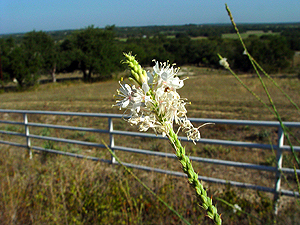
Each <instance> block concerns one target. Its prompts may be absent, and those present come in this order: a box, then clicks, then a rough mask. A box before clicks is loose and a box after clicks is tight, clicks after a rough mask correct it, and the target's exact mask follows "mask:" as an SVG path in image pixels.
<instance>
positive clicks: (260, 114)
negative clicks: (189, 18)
mask: <svg viewBox="0 0 300 225" xmlns="http://www.w3.org/2000/svg"><path fill="white" fill-rule="evenodd" d="M181 71H182V72H183V73H182V76H183V77H185V76H188V77H189V79H188V80H186V81H185V86H184V87H183V88H182V90H179V93H180V95H181V97H184V98H188V100H189V101H191V103H192V104H191V105H188V106H187V109H188V116H189V117H201V118H222V119H253V120H275V117H274V116H273V115H272V114H271V113H270V112H269V111H268V110H267V109H266V108H264V107H263V106H262V105H261V104H260V103H259V102H258V101H257V100H256V99H255V98H254V97H253V96H252V95H251V94H249V93H248V91H247V90H245V89H244V88H243V87H242V86H241V85H240V84H239V83H238V81H237V80H236V79H235V78H234V77H232V76H231V75H229V74H228V73H227V72H225V71H218V70H212V69H206V68H197V67H183V68H182V70H181ZM122 75H123V76H124V74H122ZM120 76H121V75H120ZM273 77H274V79H275V81H276V82H277V83H278V84H279V85H280V87H281V88H282V89H284V91H286V92H287V93H288V94H289V96H291V98H292V99H293V100H294V101H295V102H296V103H297V104H298V105H299V104H300V100H299V95H300V81H299V80H298V79H297V78H296V77H295V76H292V75H287V76H285V75H274V76H273ZM240 78H241V79H242V80H243V81H244V82H245V83H246V84H247V85H248V86H249V87H250V88H251V89H252V90H253V91H255V92H256V93H257V94H258V95H259V96H261V98H262V99H263V100H264V101H266V102H267V98H266V97H265V94H264V91H263V89H262V88H261V85H260V83H259V80H258V79H257V78H256V77H255V76H254V75H248V74H241V75H240ZM264 80H265V81H266V83H267V85H269V86H270V87H269V91H270V93H271V95H272V98H273V101H274V102H275V105H276V107H277V108H278V111H279V112H280V114H281V116H282V117H283V120H284V121H299V120H300V119H299V112H297V110H296V109H294V108H293V106H291V104H290V103H289V102H288V100H287V99H286V98H285V97H284V96H283V95H282V94H281V93H280V92H279V91H278V90H277V89H276V88H274V87H273V86H271V82H270V81H268V80H266V79H265V78H264ZM118 87H119V84H118V82H117V80H112V81H106V82H101V83H83V82H81V81H75V82H69V81H68V82H60V83H56V84H51V83H49V84H43V85H40V86H37V87H34V88H32V89H31V90H29V91H24V92H9V93H2V94H1V95H0V97H1V102H0V108H2V109H29V110H53V111H74V112H97V113H98V112H99V113H123V112H122V111H119V109H118V108H116V107H112V105H113V104H114V99H113V95H114V94H115V93H116V89H117V88H118ZM7 117H8V115H5V114H1V115H0V119H3V118H7ZM16 117H17V116H16ZM17 119H18V118H17ZM20 119H21V118H20ZM30 121H35V122H38V121H44V122H47V123H52V124H62V125H74V126H89V127H96V128H101V127H103V126H104V124H105V121H102V120H97V119H93V118H91V119H88V120H86V119H80V118H77V117H76V118H70V117H63V118H62V117H58V116H52V117H45V116H40V117H30ZM115 127H116V128H117V129H122V130H132V131H135V130H136V128H134V127H128V126H127V124H126V122H125V121H122V120H121V121H117V122H116V123H115ZM1 128H2V129H3V128H4V129H7V130H16V129H18V128H14V127H12V126H9V127H8V126H6V127H3V126H2V127H1ZM32 132H35V133H36V134H40V135H43V134H47V135H53V136H56V137H65V138H75V139H78V140H85V141H91V142H101V140H102V139H104V140H105V141H106V140H108V137H104V138H103V137H102V136H100V135H99V136H97V135H92V134H88V133H84V132H75V133H68V132H62V131H57V130H48V129H36V130H32ZM201 135H202V137H203V138H222V139H226V140H243V141H245V140H247V141H249V140H250V141H256V142H262V143H269V142H270V141H271V142H276V141H277V139H276V138H277V135H276V131H275V130H272V129H267V128H264V127H262V128H252V127H233V126H225V125H220V126H206V127H204V128H203V129H202V130H201ZM295 135H296V136H297V137H299V136H300V132H299V131H296V130H295ZM1 138H4V135H1ZM10 140H13V139H12V138H11V139H10ZM124 143H126V146H128V147H131V146H132V147H138V148H144V149H150V150H153V151H164V152H172V149H171V148H170V146H169V144H168V143H167V142H166V141H158V140H147V139H142V138H141V139H138V138H136V139H132V138H130V137H128V138H125V139H124V138H123V139H121V138H120V139H118V138H117V140H116V145H122V144H124ZM41 144H42V145H43V146H45V147H52V148H54V149H60V150H68V151H72V152H79V153H83V154H90V155H93V156H100V157H104V158H105V157H107V158H109V154H108V152H106V151H102V150H101V151H99V150H98V149H88V148H86V149H85V148H81V147H80V146H73V147H70V146H68V145H60V144H56V143H49V142H44V143H41ZM0 146H1V150H2V151H3V156H4V157H1V159H0V171H1V172H0V183H1V186H0V212H1V213H0V223H1V224H181V222H180V221H179V220H178V218H177V217H176V216H175V215H174V214H172V213H171V212H170V211H169V210H168V209H167V208H165V207H164V206H163V205H162V204H161V203H160V202H158V201H157V200H156V199H155V198H154V197H153V196H151V194H149V193H147V191H145V190H144V189H143V188H142V187H141V185H140V184H139V183H138V182H136V181H135V180H134V179H133V178H132V177H131V176H130V175H129V174H128V173H126V172H125V171H124V170H123V169H122V168H117V167H112V166H109V165H106V164H102V163H95V162H90V161H86V160H79V159H71V158H67V157H62V156H53V155H35V156H34V159H33V160H28V159H27V158H26V157H25V155H26V154H25V152H22V151H20V150H19V149H15V148H13V147H8V146H3V145H0ZM186 151H187V154H188V155H195V156H202V157H208V158H219V159H223V160H233V161H242V162H251V163H256V164H262V165H274V159H275V156H274V152H272V151H263V150H259V149H252V150H250V149H243V148H237V147H236V148H235V147H230V148H229V147H224V146H209V145H199V144H197V145H196V146H195V145H193V144H186ZM118 156H119V157H120V158H121V159H122V161H126V162H133V163H138V164H142V165H147V166H160V167H161V168H164V169H175V170H178V171H180V167H179V164H178V162H176V160H173V161H172V160H167V159H161V158H160V159H158V158H155V157H152V158H151V157H146V156H139V155H135V154H127V153H126V154H125V153H121V152H120V153H119V152H118ZM284 159H285V160H284V165H285V166H292V165H293V163H294V161H293V159H292V157H291V155H289V154H285V156H284ZM195 168H196V171H197V172H198V173H199V174H200V175H209V176H213V177H219V178H222V179H234V180H237V181H242V182H250V183H254V184H259V185H264V186H269V187H273V185H274V184H273V175H271V174H269V173H267V172H257V171H254V172H252V171H251V172H249V171H248V170H241V169H236V168H230V167H228V168H226V167H222V166H211V165H206V164H200V163H199V164H195ZM134 172H135V173H136V174H137V175H138V177H140V178H141V179H142V180H143V181H144V182H145V183H147V185H149V187H150V188H151V189H152V190H153V191H154V192H155V193H157V194H158V195H159V196H161V197H162V198H163V199H164V200H165V201H166V202H168V204H170V205H171V206H172V207H174V208H175V209H176V210H177V211H178V212H179V213H180V214H182V215H183V216H184V217H185V218H186V219H187V220H188V221H190V222H191V223H192V224H212V223H211V221H210V220H209V219H208V218H207V217H205V215H204V212H203V211H202V210H201V208H200V207H199V206H198V205H197V203H196V200H195V198H194V196H193V192H192V191H191V190H190V189H189V187H188V186H187V184H186V180H185V179H183V178H174V177H170V176H166V175H160V174H155V173H147V172H142V171H135V170H134ZM287 181H288V182H283V186H284V187H287V185H288V184H289V185H291V186H292V187H295V179H294V177H293V176H288V177H287ZM205 186H206V187H209V190H208V192H209V195H212V196H213V198H215V197H218V198H222V199H224V200H226V201H228V202H230V203H231V204H238V205H239V206H241V207H242V209H243V210H245V211H246V212H248V213H250V214H251V215H252V216H249V215H247V214H243V213H240V212H238V213H234V211H233V210H232V208H231V207H230V206H227V205H225V204H224V203H222V202H221V201H216V202H217V206H218V209H219V212H220V213H221V214H222V218H223V220H224V224H237V223H238V224H273V222H274V221H273V219H274V218H273V216H272V195H268V194H266V193H263V192H256V191H251V190H245V189H237V188H232V187H225V186H222V185H215V184H208V183H205ZM299 215H300V207H299V204H297V202H296V200H295V199H293V198H289V197H283V198H282V199H281V204H280V210H279V215H278V217H277V218H276V219H277V224H297V223H299ZM254 217H256V219H255V218H254Z"/></svg>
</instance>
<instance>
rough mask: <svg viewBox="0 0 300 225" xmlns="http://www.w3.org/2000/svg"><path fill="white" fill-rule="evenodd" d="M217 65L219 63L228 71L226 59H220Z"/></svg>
mask: <svg viewBox="0 0 300 225" xmlns="http://www.w3.org/2000/svg"><path fill="white" fill-rule="evenodd" d="M219 63H220V65H221V66H224V68H225V69H229V63H228V62H227V58H222V59H221V60H220V61H219Z"/></svg>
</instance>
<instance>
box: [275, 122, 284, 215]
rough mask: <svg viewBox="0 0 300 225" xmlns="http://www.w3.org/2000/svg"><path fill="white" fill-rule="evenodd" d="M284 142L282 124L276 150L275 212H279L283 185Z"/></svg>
mask: <svg viewBox="0 0 300 225" xmlns="http://www.w3.org/2000/svg"><path fill="white" fill-rule="evenodd" d="M283 143H284V132H283V129H282V127H281V126H279V127H278V141H277V151H276V177H275V190H274V191H275V193H274V213H275V215H277V213H278V205H279V197H280V185H281V168H282V146H283Z"/></svg>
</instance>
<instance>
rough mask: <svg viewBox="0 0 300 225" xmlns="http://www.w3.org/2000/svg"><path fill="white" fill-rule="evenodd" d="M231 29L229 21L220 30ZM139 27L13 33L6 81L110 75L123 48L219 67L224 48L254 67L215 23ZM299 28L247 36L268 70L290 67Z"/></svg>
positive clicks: (239, 66)
mask: <svg viewBox="0 0 300 225" xmlns="http://www.w3.org/2000/svg"><path fill="white" fill-rule="evenodd" d="M188 28H189V29H188ZM199 29H200V28H198V30H199ZM227 29H229V28H228V27H227V26H225V27H223V28H222V29H221V30H222V32H225V31H226V30H227ZM116 30H117V31H116ZM136 30H137V31H135V32H139V33H138V34H139V35H127V36H126V39H120V37H124V36H122V35H121V36H120V35H117V34H119V33H120V29H119V30H118V29H116V28H115V27H114V26H107V27H106V28H104V29H101V28H96V27H94V26H89V27H87V28H85V29H82V30H76V31H74V32H70V34H69V35H68V36H66V37H65V38H63V39H59V40H58V39H57V38H53V37H52V36H51V35H49V33H46V32H43V31H31V32H28V33H26V34H25V35H23V36H22V38H21V39H20V40H18V41H16V39H14V38H12V37H10V38H1V39H0V56H1V58H0V59H1V61H0V65H1V71H2V72H1V82H2V83H5V82H8V81H11V80H13V79H14V80H15V81H17V83H18V85H19V86H20V87H28V86H31V85H34V84H36V83H37V81H38V79H39V78H40V76H41V75H42V74H43V75H44V74H49V77H51V79H52V81H53V82H55V81H56V74H57V73H63V72H74V71H78V70H79V71H81V73H82V76H83V79H84V80H85V81H93V80H94V79H95V78H96V79H97V80H106V79H111V78H112V74H113V73H114V72H117V71H120V70H124V67H123V65H122V63H120V61H121V60H122V58H123V55H122V53H123V52H129V51H131V52H132V53H133V54H137V58H138V59H139V62H140V63H141V64H142V65H144V66H150V65H151V62H152V60H153V59H156V60H158V61H166V60H169V61H170V62H171V63H173V62H175V63H176V64H177V65H179V66H180V65H187V64H190V65H196V66H204V67H213V68H218V67H219V63H218V62H219V59H218V57H217V53H220V54H221V55H222V56H224V57H226V58H228V61H229V63H230V65H231V67H232V68H233V69H236V70H239V71H243V72H252V71H251V70H252V67H251V65H250V63H249V62H248V60H247V57H246V56H245V55H244V54H243V49H242V46H241V45H240V43H239V41H238V40H235V39H224V38H222V37H221V36H220V35H216V33H218V32H217V31H214V30H213V29H211V27H210V28H206V29H205V30H204V31H205V32H207V36H205V35H204V36H201V38H196V39H195V38H192V37H193V36H195V35H199V32H198V33H197V29H191V28H190V27H188V26H187V27H186V29H185V30H180V31H179V32H177V33H176V34H175V35H173V36H172V37H170V36H168V35H167V34H169V33H168V32H171V30H169V31H168V32H167V31H165V33H162V32H158V29H154V30H152V33H147V34H148V35H146V34H144V35H140V34H142V33H141V31H140V30H139V29H136ZM202 31H203V30H202ZM150 34H151V36H150ZM173 34H174V32H173ZM297 34H298V33H295V32H289V31H288V30H285V35H262V36H256V35H252V36H249V38H247V39H245V40H244V41H245V44H246V46H247V47H248V50H249V52H250V53H251V54H252V56H253V57H254V58H255V59H256V60H257V61H258V62H259V63H260V64H261V65H262V66H263V67H264V68H265V69H266V70H267V71H268V72H278V71H282V70H284V69H286V68H288V67H289V63H290V62H291V59H292V57H293V55H294V50H298V47H299V49H300V46H298V44H299V42H297V40H298V39H299V36H297ZM297 38H298V39H297Z"/></svg>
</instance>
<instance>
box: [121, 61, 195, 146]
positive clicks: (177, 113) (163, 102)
mask: <svg viewBox="0 0 300 225" xmlns="http://www.w3.org/2000/svg"><path fill="white" fill-rule="evenodd" d="M131 57H133V56H131V55H130V56H128V57H127V58H128V61H127V62H126V63H128V65H129V66H130V67H132V68H131V72H132V74H133V76H134V77H131V78H129V80H130V81H131V82H133V83H134V84H135V85H136V86H135V85H132V86H130V85H128V84H125V85H122V84H121V83H120V85H121V88H120V90H118V97H119V98H120V100H117V103H116V106H119V107H120V109H121V108H125V109H126V110H130V111H131V114H130V118H129V119H128V122H129V123H130V124H131V125H135V126H138V127H139V130H140V131H147V130H148V129H149V128H151V129H153V130H154V132H155V133H156V134H162V135H163V136H166V135H168V134H169V131H170V130H171V129H173V124H174V122H175V123H176V124H178V125H179V129H178V131H177V133H178V132H179V130H182V131H183V132H185V133H186V135H187V137H188V139H189V140H192V141H193V142H194V143H195V141H197V140H199V139H200V133H199V128H200V127H198V128H195V127H194V126H193V125H192V123H191V122H190V121H189V120H188V119H187V117H186V113H187V110H186V108H185V105H186V102H185V99H182V98H181V97H180V95H179V94H178V93H177V91H176V90H177V89H179V88H181V87H182V86H183V85H184V84H183V80H180V79H179V77H177V73H178V69H177V68H175V69H174V67H173V66H170V64H169V63H168V62H165V63H160V64H159V63H158V62H155V66H154V67H153V73H150V72H147V73H146V72H145V70H143V69H141V68H140V66H139V65H138V66H137V64H138V63H137V61H135V59H134V58H131ZM136 67H138V68H136ZM145 75H146V76H145Z"/></svg>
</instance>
